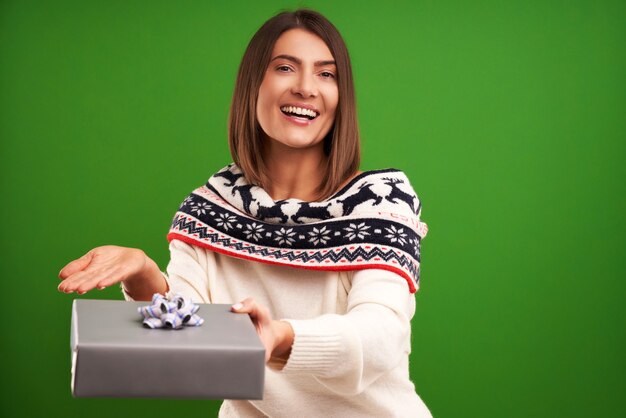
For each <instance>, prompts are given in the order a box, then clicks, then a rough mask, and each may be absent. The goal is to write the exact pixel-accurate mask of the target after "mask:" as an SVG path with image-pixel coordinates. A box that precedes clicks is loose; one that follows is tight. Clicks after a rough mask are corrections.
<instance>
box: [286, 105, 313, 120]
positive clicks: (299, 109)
mask: <svg viewBox="0 0 626 418" xmlns="http://www.w3.org/2000/svg"><path fill="white" fill-rule="evenodd" d="M280 111H281V112H283V114H284V115H286V116H289V117H293V118H296V119H301V120H308V121H311V120H313V119H315V118H316V117H318V116H319V114H320V112H319V111H318V110H317V109H315V108H314V107H313V106H310V105H302V104H293V105H292V104H288V105H284V106H281V107H280Z"/></svg>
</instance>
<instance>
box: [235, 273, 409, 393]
mask: <svg viewBox="0 0 626 418" xmlns="http://www.w3.org/2000/svg"><path fill="white" fill-rule="evenodd" d="M233 310H235V311H237V312H242V313H243V312H246V313H249V314H250V316H251V317H252V319H253V321H254V322H255V325H256V327H257V332H258V333H259V336H260V337H261V340H262V341H263V342H264V344H265V345H266V348H267V350H268V352H269V353H271V355H272V358H271V360H270V362H269V363H268V365H269V366H270V367H272V368H274V369H278V370H280V369H282V372H283V373H297V374H311V375H314V376H316V378H317V379H318V380H319V381H320V382H322V383H323V384H324V385H325V386H327V387H328V388H329V389H331V390H333V391H335V392H337V393H340V394H343V395H355V394H358V393H360V392H362V391H363V390H365V389H366V388H367V386H369V385H370V384H371V383H372V382H374V381H375V380H376V379H377V378H378V377H380V376H381V375H383V374H384V373H386V372H388V371H389V370H391V369H392V368H394V367H395V366H397V365H398V363H399V362H400V361H401V360H402V357H403V356H406V355H408V353H409V352H410V332H411V324H410V320H411V318H412V316H413V314H414V312H415V299H414V295H412V294H411V293H409V291H408V289H407V284H406V282H405V280H404V279H402V278H400V277H399V276H397V275H396V274H394V273H391V272H388V271H386V270H362V271H357V272H355V273H354V276H353V280H352V288H351V290H350V293H349V295H348V307H347V312H346V313H345V314H343V315H339V314H327V315H322V316H319V317H317V318H314V319H307V320H294V319H285V320H283V321H275V320H272V319H271V317H269V314H267V313H264V311H266V309H265V308H264V307H262V306H260V305H257V304H256V303H255V302H254V301H253V300H251V299H246V300H245V301H243V302H242V306H238V305H234V306H233ZM284 324H288V325H289V326H288V327H285V325H284ZM269 353H268V354H269Z"/></svg>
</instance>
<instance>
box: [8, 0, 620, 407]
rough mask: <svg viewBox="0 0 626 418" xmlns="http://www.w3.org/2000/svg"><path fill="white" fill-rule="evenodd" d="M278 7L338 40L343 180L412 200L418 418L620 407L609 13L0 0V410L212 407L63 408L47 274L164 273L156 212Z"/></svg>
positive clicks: (93, 403) (574, 4)
mask: <svg viewBox="0 0 626 418" xmlns="http://www.w3.org/2000/svg"><path fill="white" fill-rule="evenodd" d="M299 5H305V6H310V7H313V8H315V9H317V10H319V11H321V12H322V13H324V14H325V15H326V16H327V17H328V18H329V19H330V20H331V21H332V22H334V23H335V25H336V26H337V27H338V28H339V29H340V31H341V32H342V34H343V35H344V37H345V39H346V42H347V44H348V47H349V49H350V53H351V56H352V59H353V67H354V73H355V79H356V88H357V99H358V111H359V119H360V125H361V130H362V141H363V164H362V166H361V169H363V170H368V169H376V168H386V167H396V168H399V169H402V170H404V171H405V172H406V173H407V174H408V175H409V178H410V179H411V182H412V184H413V186H414V188H415V189H416V191H417V192H418V194H419V195H420V198H421V200H422V202H423V205H424V210H423V220H425V221H426V222H427V223H428V224H429V227H430V233H429V236H428V237H427V239H426V240H425V241H424V243H423V254H422V255H423V265H422V288H421V290H420V292H419V293H418V295H417V302H418V305H417V312H416V315H415V318H414V319H413V353H412V355H411V376H412V379H413V380H414V382H415V383H416V386H417V391H418V393H419V394H420V396H421V397H422V398H423V400H424V401H425V402H426V404H427V405H428V406H429V407H430V409H431V410H432V412H433V414H434V415H435V416H436V417H590V416H603V417H622V416H625V415H626V402H625V401H624V394H625V393H626V383H625V376H626V373H625V372H626V362H625V360H624V349H625V348H626V347H625V337H626V336H625V326H624V325H625V319H626V318H625V316H626V309H625V308H624V295H625V290H626V284H625V282H624V279H625V278H626V275H625V274H624V273H625V268H624V264H623V262H622V261H620V260H621V259H620V258H619V257H620V255H619V254H622V256H623V253H624V234H625V233H626V228H625V222H624V210H625V209H626V201H625V197H624V196H625V194H624V192H625V190H624V189H625V187H624V184H625V182H624V180H625V178H624V177H625V176H624V174H625V168H624V157H625V148H626V141H625V139H626V118H625V117H624V116H625V112H624V108H625V105H626V90H625V84H626V82H625V80H626V77H625V75H626V68H625V67H626V53H625V49H624V40H625V39H626V36H625V35H626V3H624V2H623V1H591V0H590V1H571V0H569V1H528V0H526V1H524V0H515V1H505V2H501V1H485V0H476V1H471V2H465V1H432V0H428V1H426V0H424V1H415V2H413V1H411V2H409V1H407V2H394V3H390V4H389V5H386V4H383V3H382V2H371V3H368V2H363V1H342V2H337V1H316V2H293V1H262V2H259V1H245V2H235V1H233V2H209V1H177V2H173V1H99V2H86V1H69V0H61V1H54V2H31V1H7V0H4V1H2V2H1V3H0V138H1V148H0V152H1V168H0V170H1V190H0V192H1V194H0V196H2V200H3V204H2V205H1V207H0V210H1V216H2V219H3V220H4V226H3V228H2V229H3V232H2V242H1V245H2V252H1V254H2V277H3V296H4V301H3V306H4V307H5V308H6V309H5V310H4V320H3V321H2V322H3V328H4V329H3V331H2V334H1V335H2V337H1V356H2V360H3V367H2V377H1V379H0V382H1V383H0V385H1V386H2V387H1V388H0V389H1V390H0V401H1V403H0V415H1V416H3V417H18V416H27V417H30V416H32V417H35V416H49V415H50V414H52V412H54V411H58V412H63V414H64V415H65V416H67V417H82V416H90V417H109V416H115V417H126V416H128V417H137V416H145V414H146V413H156V412H158V413H159V415H161V416H166V415H169V416H172V415H173V414H176V416H182V415H190V414H194V415H195V416H214V415H215V411H217V408H218V406H219V402H217V401H215V402H209V401H179V400H123V399H73V398H72V397H71V394H70V351H69V322H70V307H71V303H72V300H73V299H74V298H75V297H77V296H76V295H65V294H61V293H58V292H57V290H56V286H57V283H58V279H57V277H56V275H57V272H58V271H59V269H60V268H61V267H62V266H63V265H64V264H65V263H66V262H68V261H70V260H71V259H73V258H76V257H78V256H80V255H82V254H83V253H84V252H86V251H88V250H89V249H90V248H92V247H94V246H97V245H103V244H119V245H126V246H133V247H139V248H142V249H144V250H145V251H146V252H147V253H148V254H149V255H150V256H152V257H153V258H154V259H155V260H156V261H157V262H158V263H159V265H160V266H161V267H162V268H164V267H165V265H166V263H167V260H168V252H167V243H166V240H165V235H166V233H167V230H168V225H169V222H170V220H171V217H172V215H173V213H174V212H175V210H176V208H177V207H178V204H179V203H180V201H181V200H182V199H183V198H184V197H185V196H186V195H187V193H188V192H190V191H191V190H192V189H193V188H195V187H197V186H199V185H201V184H203V183H204V181H205V180H206V179H207V178H208V176H209V175H210V174H212V173H213V172H215V171H216V170H217V169H219V168H221V167H223V166H225V165H226V164H227V163H229V162H230V156H229V152H228V147H227V142H226V121H227V115H228V108H229V103H230V99H231V95H232V89H233V85H234V78H235V74H236V70H237V67H238V65H239V60H240V59H241V56H242V54H243V51H244V48H245V46H246V45H247V42H248V41H249V39H250V37H251V36H252V34H253V33H254V32H255V31H256V29H257V28H258V27H259V26H260V25H261V24H262V23H263V22H264V21H265V20H266V19H267V18H269V17H270V16H272V15H273V14H275V13H276V12H278V11H280V10H281V9H284V8H294V7H297V6H299ZM82 297H83V298H109V299H121V294H120V293H119V291H118V289H115V288H113V289H107V290H104V291H101V292H98V291H96V292H92V293H89V294H86V295H84V296H82Z"/></svg>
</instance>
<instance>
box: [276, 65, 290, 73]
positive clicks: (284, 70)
mask: <svg viewBox="0 0 626 418" xmlns="http://www.w3.org/2000/svg"><path fill="white" fill-rule="evenodd" d="M276 71H278V72H280V73H287V72H289V71H291V67H289V66H288V65H279V66H278V67H276Z"/></svg>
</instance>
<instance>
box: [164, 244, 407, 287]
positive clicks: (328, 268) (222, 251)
mask: <svg viewBox="0 0 626 418" xmlns="http://www.w3.org/2000/svg"><path fill="white" fill-rule="evenodd" d="M175 239H177V240H179V241H183V242H186V243H187V244H190V245H197V246H199V247H203V248H207V249H209V250H212V251H215V252H218V253H220V254H224V255H228V256H231V257H236V258H241V259H243V260H250V261H258V262H260V263H265V264H273V265H277V266H285V267H293V268H301V269H306V270H324V271H355V270H366V269H381V270H387V271H390V272H392V273H396V274H397V275H399V276H401V277H402V278H404V279H405V280H406V282H407V284H408V285H409V291H410V292H411V293H415V292H416V291H417V288H416V287H415V284H414V283H413V280H412V279H411V276H409V275H408V274H407V273H406V272H405V271H404V270H402V269H399V268H396V267H393V266H390V265H387V264H375V263H372V264H366V265H346V266H319V267H316V266H308V265H304V264H303V265H301V266H299V265H294V264H289V263H281V262H280V261H270V260H264V259H259V258H254V257H250V256H247V255H243V254H239V253H237V252H234V251H229V250H226V249H224V248H222V247H217V246H213V245H211V244H208V243H206V242H201V241H196V240H194V239H192V238H189V237H188V236H185V235H181V234H177V233H175V232H170V233H169V234H167V240H168V242H171V241H173V240H175Z"/></svg>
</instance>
